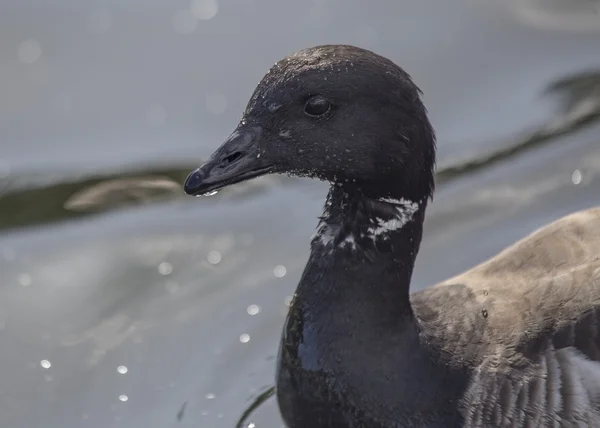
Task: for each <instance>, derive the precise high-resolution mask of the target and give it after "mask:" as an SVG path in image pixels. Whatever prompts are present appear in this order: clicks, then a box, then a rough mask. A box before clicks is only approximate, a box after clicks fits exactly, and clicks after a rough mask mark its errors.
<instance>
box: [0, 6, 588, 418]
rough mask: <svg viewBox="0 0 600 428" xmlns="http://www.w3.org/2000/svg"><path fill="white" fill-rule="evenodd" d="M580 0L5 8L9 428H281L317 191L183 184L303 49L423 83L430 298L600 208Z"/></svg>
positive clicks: (4, 322) (317, 187)
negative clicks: (287, 59)
mask: <svg viewBox="0 0 600 428" xmlns="http://www.w3.org/2000/svg"><path fill="white" fill-rule="evenodd" d="M583 1H586V2H588V3H589V4H592V5H593V4H594V3H597V1H596V0H574V1H568V0H551V1H544V2H542V1H538V0H518V1H516V0H515V1H514V2H512V3H511V2H508V3H506V2H492V1H473V0H458V1H457V2H453V3H452V4H450V3H447V2H443V1H440V0H403V1H402V2H392V1H387V2H360V1H347V0H327V1H321V0H317V1H311V2H309V3H307V4H305V3H302V2H298V3H294V2H279V1H276V0H265V1H261V2H225V1H218V0H216V1H215V0H193V1H191V0H190V1H188V0H184V1H183V2H182V3H178V4H172V3H170V2H160V1H154V0H150V1H149V3H148V4H146V3H144V7H143V8H142V7H141V6H140V5H139V4H138V5H133V4H129V3H127V2H118V1H112V0H111V1H108V2H102V4H100V3H98V4H97V5H95V6H94V5H91V4H87V3H85V2H83V3H82V2H75V1H74V0H56V1H54V2H52V3H51V4H50V3H48V4H45V3H44V4H42V3H43V2H39V1H38V2H36V1H34V0H8V2H6V1H5V2H2V3H1V5H0V33H1V36H2V37H0V44H1V45H2V46H3V47H4V48H6V49H3V50H2V51H3V52H6V55H4V56H2V55H0V92H1V93H2V97H0V128H1V129H2V141H1V142H0V272H1V273H2V275H1V277H0V297H1V298H0V338H1V340H2V349H3V353H2V359H1V361H0V363H1V364H2V367H4V369H5V371H4V372H3V376H4V378H5V379H6V382H5V383H6V384H7V385H10V388H8V389H7V388H5V390H2V388H0V396H1V398H2V400H1V402H2V405H1V406H0V425H1V426H7V427H16V426H27V427H29V426H44V427H46V426H47V427H54V426H57V427H72V426H73V427H75V426H81V425H82V421H85V422H84V423H83V425H85V426H88V427H91V428H96V427H98V428H100V427H101V428H105V427H128V428H138V427H140V428H141V427H148V426H161V427H162V426H164V427H172V426H177V427H181V428H186V427H198V426H208V427H224V428H225V427H226V428H231V427H232V426H236V424H237V426H247V427H253V426H256V427H259V428H260V427H278V426H280V425H281V421H280V419H279V417H278V412H277V406H276V402H275V401H276V400H275V398H274V396H273V390H272V388H269V387H263V386H264V385H269V384H270V382H272V379H273V369H274V358H275V353H276V351H277V346H278V340H279V335H280V332H281V326H282V323H283V319H284V317H285V314H286V312H287V310H288V305H289V303H290V301H291V299H292V297H291V296H292V294H293V292H294V287H295V284H296V283H297V281H298V278H299V276H300V274H301V272H302V269H303V266H304V263H305V261H306V256H307V251H308V239H309V237H310V235H311V234H312V232H313V231H314V227H315V225H316V223H317V220H316V216H317V215H318V214H319V213H320V209H321V206H322V203H323V202H322V201H323V196H324V193H325V190H326V189H325V186H324V185H323V184H319V183H313V182H308V181H304V180H294V179H289V178H287V177H281V176H272V177H263V178H262V179H259V180H254V181H252V182H249V183H246V184H242V185H238V186H235V187H233V188H230V189H226V190H224V191H223V192H220V193H219V194H218V195H215V196H212V197H210V198H199V199H193V198H186V197H184V196H183V195H182V191H181V183H182V182H183V180H184V179H185V177H186V176H187V174H188V172H189V171H190V170H191V169H193V168H194V167H196V166H198V163H199V162H200V158H201V157H203V156H206V155H208V154H209V153H210V152H212V149H213V148H214V146H215V145H217V144H218V143H219V142H220V141H222V138H223V137H224V136H225V135H226V134H227V133H228V132H230V131H231V127H232V126H234V125H235V122H236V121H237V120H238V119H239V114H240V112H241V111H242V110H243V107H244V105H245V103H246V102H247V98H248V97H249V96H250V93H251V91H252V89H253V88H254V85H255V84H256V83H257V81H258V79H259V78H260V77H261V76H262V75H263V73H264V72H265V70H266V69H267V68H268V67H269V66H270V65H272V62H273V61H275V60H277V59H279V58H280V57H281V56H282V54H286V53H289V52H291V51H293V50H295V49H297V48H301V47H305V46H310V45H314V44H318V43H330V42H343V43H353V44H359V45H361V46H364V47H367V48H372V49H374V50H376V51H377V52H380V53H383V54H384V55H386V56H389V57H390V58H392V59H394V60H395V61H397V62H398V63H400V64H402V65H403V66H405V68H406V69H407V70H408V71H409V72H410V73H411V74H412V75H413V76H414V78H415V80H416V81H417V82H418V83H419V85H420V86H421V87H422V89H423V90H424V93H425V101H426V105H427V106H428V108H429V110H430V112H431V116H432V121H433V123H434V125H435V127H436V129H437V130H438V136H439V148H440V153H441V156H440V169H439V175H438V178H437V179H438V184H439V185H438V192H437V193H436V196H435V199H434V203H433V204H432V206H431V208H430V209H429V212H428V218H427V225H426V230H425V240H424V243H423V248H422V250H421V253H420V255H419V259H418V261H417V266H416V269H415V275H414V288H415V289H419V288H421V287H424V286H426V285H429V284H432V283H434V282H436V281H438V280H440V279H444V278H447V277H448V276H450V275H452V274H455V273H458V272H460V271H462V270H464V269H466V268H468V267H470V266H472V265H473V264H475V263H477V262H479V261H481V260H482V259H484V258H486V257H488V256H490V255H492V254H495V253H496V252H497V251H498V250H499V249H501V248H502V247H503V246H505V245H507V244H509V243H512V242H513V241H514V240H515V239H518V238H519V237H521V236H522V235H523V234H526V233H528V232H530V231H531V230H532V229H534V228H535V227H537V226H539V225H540V224H542V223H546V222H547V221H550V220H552V219H554V218H556V217H557V216H560V215H562V214H566V213H568V212H570V211H573V210H576V209H579V208H583V207H586V206H590V205H596V204H597V203H598V201H600V195H599V193H598V189H600V152H599V149H598V147H599V145H598V140H599V139H600V137H599V136H600V127H599V126H598V125H599V124H598V87H599V83H598V82H599V74H600V72H599V71H598V66H599V65H600V64H599V63H598V59H597V54H596V53H597V51H598V48H597V47H598V45H599V44H598V38H597V37H594V34H595V30H593V31H590V30H589V29H590V28H591V26H590V27H587V28H588V29H586V25H587V24H586V22H588V23H590V24H593V25H596V24H595V23H597V22H598V21H597V20H595V19H596V17H594V16H592V14H591V13H588V10H589V9H588V8H587V6H586V5H585V4H583ZM34 4H35V5H34ZM73 6H76V7H73ZM509 8H512V9H511V10H512V11H513V12H514V13H513V14H511V13H507V12H508V10H509ZM519 8H520V9H519ZM526 9H528V10H529V11H530V12H527V11H526V12H525V13H523V10H526ZM531 11H533V14H534V15H536V16H537V18H536V19H532V18H531V16H532V12H531ZM582 12H583V13H582ZM549 13H550V14H551V15H552V16H553V17H555V18H556V19H554V20H548V19H546V18H544V14H545V16H548V14H549ZM519 14H520V15H519ZM523 16H525V17H524V18H523ZM540 16H541V17H542V18H544V19H539V17H540ZM571 17H576V18H577V19H576V20H572V19H571ZM592 19H594V20H595V21H594V22H592ZM569 22H571V23H573V22H577V25H571V24H570V23H569ZM565 23H567V24H569V25H565ZM531 27H534V28H531ZM539 28H543V29H544V30H542V31H540V30H539ZM554 28H558V29H560V30H565V29H566V30H567V31H548V30H549V29H554ZM575 32H577V33H578V34H575ZM274 35H275V36H274ZM265 41H268V43H266V42H265ZM550 82H554V83H550ZM270 107H271V108H272V109H277V108H280V107H281V106H276V105H274V106H270ZM281 137H282V140H285V141H289V139H291V138H293V132H292V131H291V130H286V129H283V130H281ZM482 237H484V238H485V239H482ZM457 247H460V248H461V251H456V248H457ZM449 253H450V254H452V257H448V254H449ZM45 366H48V367H47V368H46V367H45ZM61 403H69V406H68V408H67V409H66V410H65V408H64V406H61ZM240 414H242V415H241V416H240Z"/></svg>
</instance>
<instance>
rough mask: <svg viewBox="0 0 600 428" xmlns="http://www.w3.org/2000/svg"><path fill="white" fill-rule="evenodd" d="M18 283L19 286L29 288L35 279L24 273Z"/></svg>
mask: <svg viewBox="0 0 600 428" xmlns="http://www.w3.org/2000/svg"><path fill="white" fill-rule="evenodd" d="M18 281H19V284H21V285H22V286H23V287H28V286H30V285H31V283H32V282H33V279H32V278H31V275H29V274H28V273H22V274H20V275H19V277H18Z"/></svg>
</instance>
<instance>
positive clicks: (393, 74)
mask: <svg viewBox="0 0 600 428" xmlns="http://www.w3.org/2000/svg"><path fill="white" fill-rule="evenodd" d="M434 164H435V135H434V132H433V129H432V128H431V125H430V123H429V120H428V118H427V112H426V110H425V107H424V106H423V104H422V102H421V99H420V91H419V89H418V88H417V86H416V85H415V84H414V83H413V82H412V80H411V78H410V76H409V75H408V74H407V73H406V72H404V71H403V70H402V69H401V68H400V67H398V66H397V65H395V64H394V63H393V62H391V61H390V60H388V59H386V58H383V57H381V56H379V55H376V54H374V53H373V52H370V51H367V50H364V49H360V48H356V47H352V46H344V45H329V46H317V47H313V48H309V49H304V50H301V51H299V52H297V53H295V54H293V55H291V56H289V57H287V58H285V59H283V60H282V61H280V62H278V63H277V64H275V65H274V66H273V67H272V68H271V70H270V71H269V72H268V73H267V75H266V76H265V77H264V78H263V80H262V81H261V82H260V83H259V85H258V87H257V88H256V90H255V91H254V94H253V96H252V98H251V100H250V102H249V103H248V106H247V108H246V111H245V112H244V115H243V117H242V120H241V122H240V124H239V125H238V127H237V129H236V130H235V131H234V132H233V134H231V136H230V137H229V138H228V139H227V141H225V143H223V145H222V146H221V147H219V148H218V149H217V150H216V151H215V153H213V155H212V156H211V157H210V159H209V160H208V161H207V162H206V163H205V164H204V165H202V166H201V167H200V168H198V169H197V170H195V171H194V172H192V173H191V174H190V176H189V177H188V178H187V181H186V183H185V191H186V192H187V193H188V194H203V193H208V192H211V191H213V190H217V189H219V188H222V187H224V186H227V185H229V184H233V183H237V182H240V181H243V180H247V179H249V178H252V177H256V176H259V175H263V174H267V173H272V172H273V173H288V174H293V175H298V176H309V177H315V178H319V179H322V180H328V181H331V182H337V183H348V184H350V185H351V184H352V183H355V186H356V187H357V188H358V189H360V190H361V191H363V192H365V193H373V194H374V195H376V196H388V195H390V196H393V195H399V196H404V197H412V198H414V200H418V199H421V198H423V197H426V196H431V194H432V192H433V186H434V181H433V167H434Z"/></svg>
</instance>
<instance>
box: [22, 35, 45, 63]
mask: <svg viewBox="0 0 600 428" xmlns="http://www.w3.org/2000/svg"><path fill="white" fill-rule="evenodd" d="M41 56H42V47H41V46H40V44H39V42H38V41H37V40H34V39H28V40H24V41H22V42H21V44H20V45H19V49H18V50H17V57H18V58H19V61H21V62H24V63H25V64H33V63H34V62H36V61H37V60H38V59H40V57H41Z"/></svg>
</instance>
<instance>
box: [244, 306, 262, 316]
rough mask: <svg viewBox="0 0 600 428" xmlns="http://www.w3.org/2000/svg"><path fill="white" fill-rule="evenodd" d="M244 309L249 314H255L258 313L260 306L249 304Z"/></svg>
mask: <svg viewBox="0 0 600 428" xmlns="http://www.w3.org/2000/svg"><path fill="white" fill-rule="evenodd" d="M246 311H247V312H248V314H250V315H256V314H258V313H259V312H260V306H258V305H250V306H248V309H246Z"/></svg>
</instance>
